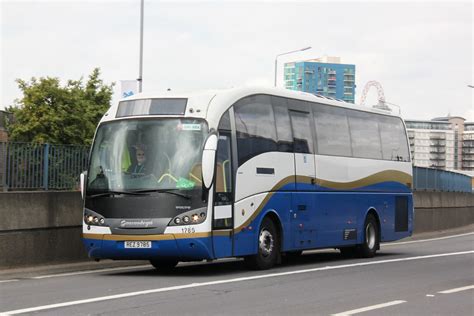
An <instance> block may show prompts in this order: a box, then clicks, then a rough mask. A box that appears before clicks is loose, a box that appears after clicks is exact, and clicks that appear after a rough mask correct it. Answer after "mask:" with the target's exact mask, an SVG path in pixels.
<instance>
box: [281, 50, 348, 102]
mask: <svg viewBox="0 0 474 316" xmlns="http://www.w3.org/2000/svg"><path fill="white" fill-rule="evenodd" d="M284 80H285V88H286V89H290V90H297V91H304V92H309V93H313V94H319V95H323V96H327V97H332V98H335V99H340V100H344V101H346V102H350V103H354V98H355V87H356V85H355V65H349V64H341V63H340V58H339V57H327V56H326V57H323V58H318V59H311V60H305V61H298V62H290V63H285V68H284Z"/></svg>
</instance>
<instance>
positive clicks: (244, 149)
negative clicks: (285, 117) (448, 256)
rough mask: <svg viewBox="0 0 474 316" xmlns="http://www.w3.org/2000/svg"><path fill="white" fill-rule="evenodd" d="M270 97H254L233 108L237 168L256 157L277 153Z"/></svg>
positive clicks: (243, 100)
mask: <svg viewBox="0 0 474 316" xmlns="http://www.w3.org/2000/svg"><path fill="white" fill-rule="evenodd" d="M270 100H271V99H270V96H266V95H256V96H250V97H247V98H245V99H242V100H240V101H239V102H237V103H236V104H235V106H234V110H235V126H236V132H237V148H238V156H239V166H241V165H242V164H243V163H244V162H246V161H247V160H249V159H250V158H252V157H255V156H256V155H259V154H262V153H265V152H269V151H277V140H276V139H277V137H276V130H275V124H274V115H273V109H272V105H271V101H270Z"/></svg>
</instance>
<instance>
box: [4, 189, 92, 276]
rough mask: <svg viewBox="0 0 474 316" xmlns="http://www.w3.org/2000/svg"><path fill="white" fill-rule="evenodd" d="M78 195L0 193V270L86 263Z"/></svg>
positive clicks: (70, 193) (72, 193)
mask: <svg viewBox="0 0 474 316" xmlns="http://www.w3.org/2000/svg"><path fill="white" fill-rule="evenodd" d="M81 221H82V200H81V194H80V193H79V192H8V193H0V268H1V267H18V266H22V265H35V264H45V263H62V262H73V261H80V260H88V258H87V255H86V252H85V249H84V248H83V246H82V241H81V234H82V226H81V225H82V224H81Z"/></svg>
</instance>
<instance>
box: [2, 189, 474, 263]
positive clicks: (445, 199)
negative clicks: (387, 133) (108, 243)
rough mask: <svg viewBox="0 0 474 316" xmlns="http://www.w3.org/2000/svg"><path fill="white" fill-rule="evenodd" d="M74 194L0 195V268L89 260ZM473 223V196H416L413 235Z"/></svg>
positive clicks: (429, 194) (78, 200)
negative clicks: (83, 241) (82, 238)
mask: <svg viewBox="0 0 474 316" xmlns="http://www.w3.org/2000/svg"><path fill="white" fill-rule="evenodd" d="M81 223H82V200H81V197H80V193H79V192H8V193H0V268H11V267H19V266H28V265H37V264H49V263H63V262H77V261H81V260H89V259H88V258H87V256H86V251H85V249H84V247H83V245H82V241H81V236H82V227H81ZM472 223H474V194H468V193H449V192H446V193H440V192H416V193H415V234H416V233H422V232H429V231H437V230H444V229H449V228H455V227H462V226H465V225H470V224H472Z"/></svg>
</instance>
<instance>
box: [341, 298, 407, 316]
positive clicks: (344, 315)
mask: <svg viewBox="0 0 474 316" xmlns="http://www.w3.org/2000/svg"><path fill="white" fill-rule="evenodd" d="M406 302H407V301H391V302H387V303H382V304H377V305H372V306H367V307H362V308H358V309H353V310H350V311H347V312H342V313H337V314H332V316H349V315H354V314H359V313H363V312H368V311H372V310H374V309H379V308H384V307H389V306H393V305H398V304H402V303H406Z"/></svg>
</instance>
